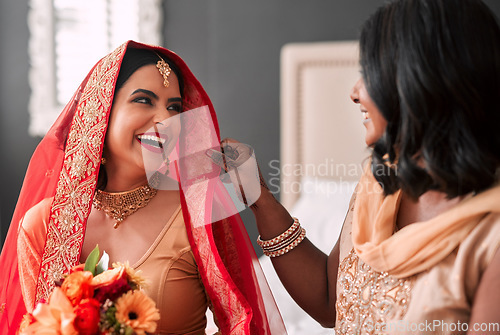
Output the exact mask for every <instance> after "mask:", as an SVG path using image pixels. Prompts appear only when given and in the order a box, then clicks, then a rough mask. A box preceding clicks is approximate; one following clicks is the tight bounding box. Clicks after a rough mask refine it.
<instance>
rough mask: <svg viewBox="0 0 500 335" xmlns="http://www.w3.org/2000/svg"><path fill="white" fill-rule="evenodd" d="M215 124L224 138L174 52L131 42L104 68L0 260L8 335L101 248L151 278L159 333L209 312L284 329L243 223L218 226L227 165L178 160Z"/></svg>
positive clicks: (82, 93)
mask: <svg viewBox="0 0 500 335" xmlns="http://www.w3.org/2000/svg"><path fill="white" fill-rule="evenodd" d="M197 111H206V114H204V113H197ZM184 114H187V115H194V116H195V118H193V120H194V121H197V119H196V118H199V119H200V120H201V121H200V122H199V123H197V124H196V125H195V126H193V124H189V123H186V122H185V121H182V119H181V118H180V116H182V115H184ZM189 120H191V119H189ZM193 120H191V121H193ZM194 121H193V122H194ZM203 124H207V125H208V124H210V125H212V126H213V127H212V128H210V127H203ZM205 131H206V132H208V133H209V134H208V135H209V136H208V137H210V136H211V137H213V138H215V139H216V141H215V142H216V143H217V145H218V143H219V134H218V128H217V120H216V116H215V112H214V109H213V107H212V104H211V102H210V99H209V98H208V96H207V94H206V93H205V91H204V90H203V88H202V87H201V85H200V84H199V82H198V81H197V80H196V78H195V77H194V76H193V74H192V73H191V72H190V70H189V69H188V67H187V66H186V64H185V63H184V62H183V61H182V60H181V59H180V58H179V57H178V56H177V55H175V54H174V53H172V52H171V51H169V50H166V49H163V48H159V47H150V46H146V45H143V44H138V43H135V42H127V43H125V44H123V45H122V46H121V47H119V48H118V49H116V50H115V51H114V52H112V53H111V54H109V55H108V56H106V57H104V58H103V59H102V60H101V61H100V62H98V63H97V65H96V66H95V67H94V68H93V70H92V71H91V72H90V73H89V75H88V76H87V77H86V78H85V80H84V81H83V83H82V84H81V86H80V88H79V90H78V91H77V92H76V93H75V95H74V97H73V99H72V100H71V101H70V103H69V104H68V105H67V106H66V108H65V109H64V111H63V113H62V114H61V115H60V117H59V118H58V120H57V121H56V123H55V124H54V126H53V127H52V128H51V130H50V131H49V133H48V134H47V136H46V137H45V138H44V139H43V140H42V142H41V143H40V145H39V147H38V148H37V150H36V152H35V153H34V155H33V157H32V160H31V164H30V166H29V168H28V171H27V174H26V178H25V184H24V186H23V189H22V191H21V195H20V197H19V201H18V206H17V208H16V211H15V214H14V217H13V220H12V224H11V228H10V231H9V235H8V237H7V240H6V243H5V245H4V249H3V250H2V255H1V256H0V257H1V259H0V261H1V263H2V267H3V268H4V269H6V271H2V274H1V275H0V306H3V309H2V311H1V312H0V325H1V326H0V333H2V334H4V333H5V334H12V333H14V332H15V330H16V329H17V328H18V327H19V323H20V321H21V318H22V316H23V314H24V313H26V312H33V309H34V307H35V306H36V303H37V302H39V301H43V300H47V297H48V296H49V295H50V293H51V292H52V290H53V289H54V287H55V286H56V283H57V282H58V280H59V279H60V278H61V277H62V276H63V275H64V274H65V273H67V272H69V270H70V269H71V268H72V267H73V266H74V265H76V264H78V263H80V262H83V260H85V258H86V257H87V256H88V255H89V254H90V252H91V250H92V249H93V248H94V247H95V246H96V244H98V245H99V247H100V248H101V250H105V251H106V252H107V253H108V255H109V258H110V261H111V262H129V263H130V264H131V266H132V267H133V268H135V269H136V270H141V271H142V272H143V274H144V276H145V277H146V278H148V279H149V281H150V285H149V287H147V288H146V292H147V293H148V295H149V296H150V297H151V298H153V300H155V301H156V304H157V307H158V308H159V310H160V316H161V319H160V320H159V322H158V328H157V331H156V332H157V333H160V334H162V333H165V334H167V333H168V334H205V328H206V325H207V319H206V316H205V314H206V311H207V308H208V307H209V306H210V307H211V309H212V311H213V313H214V315H215V318H216V320H217V325H218V327H219V330H220V333H222V334H230V333H231V334H232V333H233V332H237V333H241V334H284V333H285V331H284V328H283V325H282V323H281V322H280V320H279V313H278V312H277V310H275V308H274V307H273V306H275V305H274V304H273V302H272V300H271V301H266V300H270V299H272V297H271V295H270V292H269V291H268V288H267V287H265V286H264V287H263V286H260V285H259V277H260V276H261V273H260V268H255V267H254V264H257V262H256V257H255V253H254V251H253V249H252V248H251V244H250V243H249V241H248V236H247V235H246V232H245V231H244V227H243V225H242V222H241V219H240V218H239V216H238V215H234V216H231V217H228V218H225V219H223V220H219V221H216V222H212V221H214V220H212V211H211V210H210V206H209V205H210V204H211V203H212V199H213V198H214V197H217V198H218V199H224V198H225V197H226V194H225V193H224V192H222V191H221V189H220V187H219V186H218V185H219V184H220V180H219V179H218V175H219V172H220V169H219V168H218V167H217V166H216V165H213V164H208V165H203V164H201V165H202V166H201V167H200V162H199V161H190V160H189V159H185V160H179V158H178V157H183V155H184V156H185V155H186V153H189V150H190V149H191V148H192V147H193V146H194V144H196V142H197V140H196V139H198V138H199V135H200V134H199V133H200V132H202V133H203V132H205ZM181 135H182V136H181ZM203 156H204V157H206V156H205V154H204V153H203ZM148 159H152V160H153V161H154V162H153V164H151V162H149V161H148ZM207 160H208V158H207ZM195 170H200V171H203V175H195V176H193V171H195ZM185 176H188V177H189V178H186V177H185ZM214 176H216V177H217V178H214ZM201 177H204V178H205V179H203V178H201ZM210 177H213V178H210ZM194 179H196V182H193V181H192V180H194ZM200 180H205V181H204V182H200ZM165 184H168V185H169V186H168V187H166V186H165ZM173 186H175V187H173ZM179 189H181V190H182V191H181V190H179ZM236 246H238V248H236ZM244 246H247V247H246V248H245V247H244ZM270 316H272V317H270ZM276 317H278V320H276ZM271 321H272V322H271Z"/></svg>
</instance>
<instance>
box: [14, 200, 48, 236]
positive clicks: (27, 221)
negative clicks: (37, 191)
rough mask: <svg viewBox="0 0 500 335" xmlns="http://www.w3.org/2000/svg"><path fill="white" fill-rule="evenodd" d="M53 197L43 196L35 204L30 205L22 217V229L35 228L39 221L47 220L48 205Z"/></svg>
mask: <svg viewBox="0 0 500 335" xmlns="http://www.w3.org/2000/svg"><path fill="white" fill-rule="evenodd" d="M53 199H54V198H53V197H50V198H45V199H43V200H42V201H40V202H39V203H38V204H36V205H35V206H33V207H31V208H30V209H29V210H28V211H27V212H26V214H24V217H23V219H22V228H23V229H24V230H31V229H33V228H36V227H37V226H38V225H39V224H40V223H44V222H46V221H47V220H48V218H49V215H50V207H51V205H52V200H53Z"/></svg>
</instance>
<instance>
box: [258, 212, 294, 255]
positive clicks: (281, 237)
mask: <svg viewBox="0 0 500 335" xmlns="http://www.w3.org/2000/svg"><path fill="white" fill-rule="evenodd" d="M299 227H300V223H299V219H297V218H293V224H292V225H291V226H290V227H289V228H288V229H287V230H285V231H284V232H283V233H282V234H280V235H278V236H276V237H275V238H273V239H270V240H265V241H264V240H262V239H261V238H260V235H259V237H257V244H258V245H259V246H260V247H261V248H265V247H271V246H273V245H275V244H277V243H280V242H281V241H283V240H284V239H286V238H288V237H289V236H290V235H291V234H293V233H294V232H295V231H296V230H297V229H299Z"/></svg>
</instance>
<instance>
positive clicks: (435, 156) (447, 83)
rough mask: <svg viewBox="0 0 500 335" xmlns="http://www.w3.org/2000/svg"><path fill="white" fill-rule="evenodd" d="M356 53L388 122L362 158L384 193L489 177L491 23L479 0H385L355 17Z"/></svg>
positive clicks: (494, 52)
mask: <svg viewBox="0 0 500 335" xmlns="http://www.w3.org/2000/svg"><path fill="white" fill-rule="evenodd" d="M360 59H361V68H362V74H363V79H364V81H365V85H366V87H367V90H368V93H369V94H370V96H371V98H372V100H373V101H374V102H375V104H376V105H377V107H378V108H379V110H380V112H381V113H382V115H383V116H384V118H385V119H386V120H387V122H388V124H387V128H386V131H385V133H384V135H383V136H382V137H381V138H380V139H379V140H378V141H377V142H376V143H375V144H374V145H373V152H372V166H371V168H372V172H373V174H374V176H375V178H376V179H377V181H378V182H379V183H380V184H381V185H382V187H383V188H384V192H385V194H386V195H388V194H392V193H394V192H395V191H396V190H398V189H402V190H403V191H404V192H405V193H407V194H409V195H410V196H411V197H412V198H414V199H416V198H418V197H419V196H420V195H422V194H423V193H425V192H426V191H428V190H438V191H442V192H445V193H446V194H447V196H448V198H454V197H457V196H461V195H465V194H468V193H470V192H475V193H477V192H480V191H482V190H484V189H486V188H488V187H490V186H492V185H493V184H494V183H495V182H497V181H498V174H497V173H498V172H497V171H498V169H499V166H500V107H499V106H500V104H499V102H500V101H497V100H498V99H499V98H500V28H499V25H498V21H497V18H496V17H495V15H494V14H493V13H492V12H491V11H490V9H489V8H488V7H487V6H486V5H485V4H484V3H483V2H482V1H480V0H397V1H391V2H389V3H388V4H386V5H385V6H382V7H380V8H379V9H378V10H377V11H376V12H375V13H374V14H373V15H372V16H371V17H370V18H369V19H368V20H367V21H366V23H365V24H364V26H363V28H362V31H361V37H360Z"/></svg>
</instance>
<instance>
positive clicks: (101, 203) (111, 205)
mask: <svg viewBox="0 0 500 335" xmlns="http://www.w3.org/2000/svg"><path fill="white" fill-rule="evenodd" d="M157 192H158V190H157V189H155V188H153V187H151V186H149V184H146V185H142V186H139V187H138V188H136V189H133V190H131V191H125V192H117V193H110V192H105V191H101V190H96V193H95V196H94V208H96V209H98V210H100V211H103V212H104V213H106V215H107V216H109V217H111V218H113V219H115V221H116V222H115V224H114V225H113V228H115V229H116V228H118V226H119V225H120V224H121V223H122V222H123V220H125V219H126V218H127V217H129V216H130V215H132V214H134V213H135V212H137V211H138V210H139V209H141V208H143V207H145V206H146V205H147V204H148V203H149V201H151V199H153V198H154V196H155V195H156V193H157Z"/></svg>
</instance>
